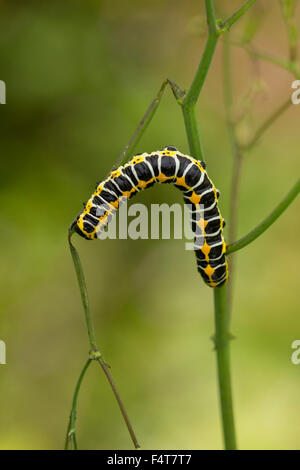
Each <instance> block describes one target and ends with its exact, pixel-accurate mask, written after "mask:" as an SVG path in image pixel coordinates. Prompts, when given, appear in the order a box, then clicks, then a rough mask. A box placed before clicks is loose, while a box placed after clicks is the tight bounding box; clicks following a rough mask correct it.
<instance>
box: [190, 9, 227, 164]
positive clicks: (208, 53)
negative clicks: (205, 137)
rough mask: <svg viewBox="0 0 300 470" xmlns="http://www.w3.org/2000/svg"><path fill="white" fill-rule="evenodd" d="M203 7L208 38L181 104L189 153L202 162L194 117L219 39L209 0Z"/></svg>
mask: <svg viewBox="0 0 300 470" xmlns="http://www.w3.org/2000/svg"><path fill="white" fill-rule="evenodd" d="M205 6H206V14H207V23H208V38H207V42H206V45H205V49H204V52H203V55H202V58H201V62H200V64H199V67H198V70H197V72H196V75H195V77H194V80H193V83H192V85H191V87H190V89H189V91H188V93H187V95H186V97H185V99H184V102H183V104H182V112H183V117H184V123H185V129H186V134H187V138H188V142H189V147H190V153H191V155H192V156H193V157H195V158H199V159H200V160H204V152H203V148H202V143H201V138H200V129H199V125H198V120H197V116H196V103H197V101H198V98H199V95H200V92H201V90H202V87H203V85H204V82H205V79H206V76H207V73H208V70H209V67H210V64H211V61H212V58H213V55H214V52H215V49H216V45H217V42H218V39H219V34H218V31H217V26H216V20H215V14H214V5H213V2H212V1H211V0H206V1H205Z"/></svg>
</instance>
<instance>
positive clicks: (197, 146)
mask: <svg viewBox="0 0 300 470" xmlns="http://www.w3.org/2000/svg"><path fill="white" fill-rule="evenodd" d="M205 6H206V15H207V23H208V39H207V43H206V46H205V50H204V53H203V56H202V59H201V62H200V65H199V67H198V70H197V72H196V75H195V78H194V80H193V83H192V85H191V87H190V89H189V91H188V93H187V95H186V98H185V100H184V102H183V105H182V110H183V116H184V122H185V127H186V133H187V137H188V141H189V146H190V152H191V155H192V156H194V157H196V158H199V159H202V160H204V158H203V150H202V145H201V139H200V130H199V126H198V122H197V116H196V108H195V106H196V103H197V100H198V97H199V94H200V92H201V90H202V87H203V84H204V81H205V78H206V76H207V73H208V70H209V67H210V64H211V61H212V58H213V55H214V52H215V48H216V45H217V42H218V38H219V34H218V30H217V23H216V19H215V14H214V4H213V1H212V0H206V2H205ZM214 296H215V329H216V334H215V344H216V352H217V367H218V377H219V394H220V403H221V412H222V423H223V434H224V441H225V448H226V449H235V448H236V443H235V431H234V417H233V406H232V394H231V378H230V357H229V334H228V310H227V309H228V307H227V286H224V287H219V288H215V289H214Z"/></svg>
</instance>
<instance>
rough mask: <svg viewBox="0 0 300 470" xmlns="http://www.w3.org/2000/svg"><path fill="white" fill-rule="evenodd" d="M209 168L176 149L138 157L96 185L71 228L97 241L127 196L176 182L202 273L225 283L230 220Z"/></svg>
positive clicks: (212, 280)
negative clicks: (226, 228) (224, 214)
mask: <svg viewBox="0 0 300 470" xmlns="http://www.w3.org/2000/svg"><path fill="white" fill-rule="evenodd" d="M205 168H206V166H205V164H204V163H203V162H200V161H199V160H196V159H194V158H192V157H190V156H188V155H183V154H182V153H180V152H179V151H178V150H177V149H176V148H175V147H165V148H164V149H163V150H160V151H157V152H152V153H150V154H148V153H143V154H139V155H135V156H134V157H133V158H132V160H131V161H130V162H129V163H126V164H125V165H124V166H121V167H119V168H118V169H117V170H115V171H112V172H111V173H110V175H109V176H108V178H107V179H106V180H105V181H103V182H101V183H99V184H97V186H96V189H95V192H94V193H93V195H92V196H91V198H90V199H89V201H88V202H87V203H86V204H85V207H84V210H83V212H82V213H81V214H79V216H78V217H77V219H76V220H75V222H73V224H72V226H71V227H72V228H73V229H74V230H75V231H76V232H77V233H78V234H79V235H81V236H82V237H84V238H86V239H88V240H94V239H95V238H98V236H99V234H100V233H101V232H102V231H103V230H104V228H105V226H106V225H107V224H108V222H109V221H110V220H111V218H112V216H113V213H114V212H115V211H116V210H117V209H118V207H119V205H120V202H121V201H122V200H123V198H124V197H125V198H126V199H130V198H131V197H132V196H134V195H135V194H137V193H138V192H139V191H141V190H142V189H145V188H150V187H151V186H153V185H154V184H155V183H156V182H157V183H173V184H174V185H175V186H176V188H179V189H180V190H181V191H182V192H183V198H184V201H185V203H186V204H188V205H189V208H190V213H191V222H192V229H193V232H194V233H195V239H194V249H195V254H196V258H197V266H198V271H199V273H200V274H201V276H202V278H203V279H204V281H205V283H206V284H207V285H208V286H210V287H218V286H221V285H223V284H224V283H225V282H226V280H227V279H228V263H227V259H226V243H225V240H224V237H223V228H224V226H225V222H224V219H223V217H222V216H221V214H220V211H219V208H218V204H217V202H218V197H219V191H218V190H217V189H216V187H215V186H214V184H213V183H212V181H211V180H210V178H209V177H208V175H207V173H206V171H205Z"/></svg>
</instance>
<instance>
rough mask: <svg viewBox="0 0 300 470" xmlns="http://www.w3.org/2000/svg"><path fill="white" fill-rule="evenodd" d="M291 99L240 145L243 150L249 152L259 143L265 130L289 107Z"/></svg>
mask: <svg viewBox="0 0 300 470" xmlns="http://www.w3.org/2000/svg"><path fill="white" fill-rule="evenodd" d="M291 104H292V103H291V98H289V99H288V100H287V101H285V102H284V103H283V104H282V105H280V106H279V108H278V109H276V110H275V111H274V112H273V113H272V114H271V116H269V117H268V118H267V119H266V121H265V122H264V123H263V124H262V125H261V126H260V127H259V128H258V129H257V131H256V132H255V134H254V136H253V137H252V139H251V140H250V141H249V142H248V143H246V144H245V145H241V148H242V149H243V150H251V149H252V148H253V147H254V145H255V144H256V143H257V142H258V141H259V139H260V138H261V136H262V135H263V134H264V132H265V131H266V130H268V128H269V127H271V125H272V124H273V123H274V122H275V121H276V120H277V119H278V118H279V117H280V116H281V115H282V114H283V113H284V111H286V110H287V109H288V108H289V107H290V106H291Z"/></svg>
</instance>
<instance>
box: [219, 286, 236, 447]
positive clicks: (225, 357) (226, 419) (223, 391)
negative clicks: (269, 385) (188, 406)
mask: <svg viewBox="0 0 300 470" xmlns="http://www.w3.org/2000/svg"><path fill="white" fill-rule="evenodd" d="M214 302H215V329H216V335H215V339H214V340H215V347H216V353H217V365H218V381H219V395H220V405H221V413H222V422H223V436H224V445H225V449H226V450H235V449H236V438H235V425H234V415H233V403H232V390H231V374H230V351H229V348H230V336H231V335H230V333H229V331H228V316H227V289H226V285H225V286H222V287H217V288H215V289H214Z"/></svg>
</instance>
